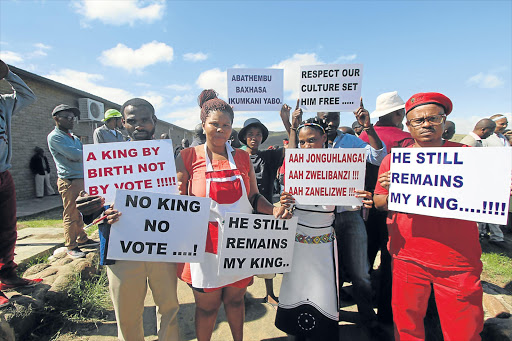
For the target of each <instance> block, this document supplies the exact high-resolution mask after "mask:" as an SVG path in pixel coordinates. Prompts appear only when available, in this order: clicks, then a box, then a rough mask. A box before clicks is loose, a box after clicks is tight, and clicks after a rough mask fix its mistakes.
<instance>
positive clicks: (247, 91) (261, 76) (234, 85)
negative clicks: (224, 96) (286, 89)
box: [227, 69, 284, 111]
mask: <svg viewBox="0 0 512 341" xmlns="http://www.w3.org/2000/svg"><path fill="white" fill-rule="evenodd" d="M283 72H284V70H283V69H228V72H227V74H228V103H229V105H231V106H233V110H236V111H240V110H245V111H279V110H281V106H282V105H283V103H284V102H283V84H284V83H283Z"/></svg>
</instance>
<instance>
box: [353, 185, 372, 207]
mask: <svg viewBox="0 0 512 341" xmlns="http://www.w3.org/2000/svg"><path fill="white" fill-rule="evenodd" d="M356 193H357V194H356V198H362V199H363V207H365V208H372V207H373V196H372V193H371V192H368V191H363V190H359V189H356Z"/></svg>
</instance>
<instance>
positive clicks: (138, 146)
mask: <svg viewBox="0 0 512 341" xmlns="http://www.w3.org/2000/svg"><path fill="white" fill-rule="evenodd" d="M83 153H84V158H83V159H84V187H85V191H86V192H87V193H89V194H91V195H101V196H102V197H104V198H105V202H106V203H107V204H111V203H113V201H114V193H115V190H116V189H126V190H135V191H149V192H157V193H169V194H177V193H178V185H177V184H178V182H177V178H176V166H175V164H174V149H173V146H172V140H168V139H165V140H148V141H130V142H116V143H100V144H86V145H84V151H83Z"/></svg>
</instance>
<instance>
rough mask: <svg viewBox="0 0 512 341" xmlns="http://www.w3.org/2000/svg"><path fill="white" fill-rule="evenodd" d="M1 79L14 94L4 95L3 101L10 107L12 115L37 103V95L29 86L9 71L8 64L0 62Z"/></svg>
mask: <svg viewBox="0 0 512 341" xmlns="http://www.w3.org/2000/svg"><path fill="white" fill-rule="evenodd" d="M0 68H1V69H2V70H1V71H0V73H3V75H0V79H2V78H3V79H5V80H6V81H7V82H8V83H9V84H10V85H11V87H12V89H13V91H14V93H12V94H9V95H2V96H1V100H2V102H4V104H5V105H6V106H7V107H10V108H11V110H12V113H13V114H14V113H16V112H17V111H18V110H20V109H22V108H23V107H26V106H28V105H30V104H32V103H34V102H35V101H36V95H35V94H34V92H33V91H32V90H31V89H30V88H29V87H28V85H27V84H25V82H24V81H23V80H22V79H21V78H20V77H19V76H18V75H16V74H15V73H13V72H12V71H10V70H9V67H8V66H7V64H5V63H4V62H3V61H1V60H0Z"/></svg>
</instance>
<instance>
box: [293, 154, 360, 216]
mask: <svg viewBox="0 0 512 341" xmlns="http://www.w3.org/2000/svg"><path fill="white" fill-rule="evenodd" d="M285 162H286V164H285V181H284V183H285V191H287V192H289V193H290V194H291V195H293V197H294V198H295V201H296V202H297V203H298V204H302V205H339V206H361V199H359V198H356V197H355V195H356V193H355V190H362V189H364V177H365V173H366V150H365V149H364V148H330V149H296V148H294V149H292V148H288V149H286V154H285Z"/></svg>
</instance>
